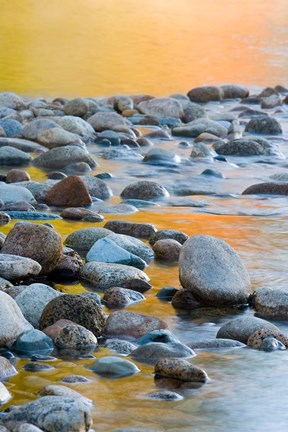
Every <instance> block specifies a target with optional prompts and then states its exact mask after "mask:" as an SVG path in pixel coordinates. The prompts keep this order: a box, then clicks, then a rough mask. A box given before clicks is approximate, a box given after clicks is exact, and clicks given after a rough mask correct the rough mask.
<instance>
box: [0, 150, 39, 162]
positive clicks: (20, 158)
mask: <svg viewBox="0 0 288 432" xmlns="http://www.w3.org/2000/svg"><path fill="white" fill-rule="evenodd" d="M31 161H32V157H31V156H30V155H29V154H27V153H25V152H23V151H22V150H18V149H16V148H14V147H9V146H4V147H0V165H11V166H12V165H13V166H20V165H27V164H29V162H31Z"/></svg>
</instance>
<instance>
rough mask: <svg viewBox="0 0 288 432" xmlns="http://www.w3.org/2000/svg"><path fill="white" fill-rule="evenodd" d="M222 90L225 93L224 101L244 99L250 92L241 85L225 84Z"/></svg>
mask: <svg viewBox="0 0 288 432" xmlns="http://www.w3.org/2000/svg"><path fill="white" fill-rule="evenodd" d="M220 89H221V90H222V92H223V96H222V97H223V99H244V98H247V97H248V96H249V90H248V89H247V88H246V87H243V86H240V85H235V84H224V85H221V86H220Z"/></svg>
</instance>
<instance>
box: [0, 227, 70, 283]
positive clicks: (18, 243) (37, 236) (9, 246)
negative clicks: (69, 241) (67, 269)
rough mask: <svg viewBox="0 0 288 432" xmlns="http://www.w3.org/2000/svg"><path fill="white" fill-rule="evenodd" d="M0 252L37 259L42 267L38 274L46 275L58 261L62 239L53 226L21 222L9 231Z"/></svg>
mask: <svg viewBox="0 0 288 432" xmlns="http://www.w3.org/2000/svg"><path fill="white" fill-rule="evenodd" d="M1 252H2V253H3V254H12V255H19V256H22V257H26V258H31V259H33V260H34V261H37V262H38V263H39V264H40V265H41V267H42V270H41V272H40V275H46V274H48V273H50V272H51V271H52V270H53V269H54V268H55V267H56V265H57V264H58V262H59V259H60V257H61V255H62V239H61V237H60V235H59V234H58V233H57V232H56V231H55V230H54V229H53V228H50V227H48V226H46V225H37V224H32V223H28V222H23V223H19V224H16V225H15V226H14V228H12V230H11V231H10V232H9V234H8V235H7V237H6V240H5V242H4V245H3V247H2V250H1Z"/></svg>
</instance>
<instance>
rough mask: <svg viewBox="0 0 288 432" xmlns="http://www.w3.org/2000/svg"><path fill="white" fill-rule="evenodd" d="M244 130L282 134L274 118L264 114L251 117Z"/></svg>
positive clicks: (264, 133)
mask: <svg viewBox="0 0 288 432" xmlns="http://www.w3.org/2000/svg"><path fill="white" fill-rule="evenodd" d="M245 132H247V133H254V134H263V135H279V134H282V128H281V125H280V123H279V122H278V121H277V120H276V119H275V118H273V117H269V116H267V115H265V116H258V117H255V118H253V119H251V120H250V121H249V122H248V124H247V125H246V128H245Z"/></svg>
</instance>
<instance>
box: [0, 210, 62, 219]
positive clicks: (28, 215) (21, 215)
mask: <svg viewBox="0 0 288 432" xmlns="http://www.w3.org/2000/svg"><path fill="white" fill-rule="evenodd" d="M5 213H7V214H8V215H9V216H10V218H11V219H22V220H50V219H53V220H55V219H62V218H61V216H59V215H56V214H52V213H39V212H35V211H5Z"/></svg>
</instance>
